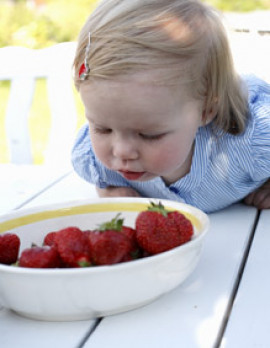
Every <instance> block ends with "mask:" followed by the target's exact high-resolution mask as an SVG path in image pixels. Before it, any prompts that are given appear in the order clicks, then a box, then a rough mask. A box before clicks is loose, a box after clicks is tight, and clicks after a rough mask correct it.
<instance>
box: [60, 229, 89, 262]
mask: <svg viewBox="0 0 270 348" xmlns="http://www.w3.org/2000/svg"><path fill="white" fill-rule="evenodd" d="M54 242H55V246H56V249H57V251H58V253H59V255H60V257H61V259H62V260H63V262H64V263H65V265H66V267H87V266H90V264H91V253H90V245H89V239H88V238H87V235H86V234H85V233H84V232H83V231H81V230H80V229H79V228H77V227H67V228H64V229H62V230H60V231H57V232H56V234H55V236H54Z"/></svg>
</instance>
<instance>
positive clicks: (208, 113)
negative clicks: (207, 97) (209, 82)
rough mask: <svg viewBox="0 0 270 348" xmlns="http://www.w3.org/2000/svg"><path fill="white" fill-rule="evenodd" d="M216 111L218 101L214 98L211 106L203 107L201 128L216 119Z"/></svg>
mask: <svg viewBox="0 0 270 348" xmlns="http://www.w3.org/2000/svg"><path fill="white" fill-rule="evenodd" d="M217 111H218V99H217V98H214V100H213V102H212V103H211V105H209V106H208V107H207V105H205V107H204V110H203V113H202V126H206V125H207V124H208V123H210V122H212V121H213V119H214V118H215V117H216V115H217Z"/></svg>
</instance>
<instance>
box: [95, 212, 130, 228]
mask: <svg viewBox="0 0 270 348" xmlns="http://www.w3.org/2000/svg"><path fill="white" fill-rule="evenodd" d="M120 215H121V213H118V214H117V215H116V217H115V218H113V219H112V220H111V221H107V222H104V223H102V224H100V225H98V230H99V231H107V230H115V231H119V232H120V231H121V230H122V226H123V223H124V219H119V216H120Z"/></svg>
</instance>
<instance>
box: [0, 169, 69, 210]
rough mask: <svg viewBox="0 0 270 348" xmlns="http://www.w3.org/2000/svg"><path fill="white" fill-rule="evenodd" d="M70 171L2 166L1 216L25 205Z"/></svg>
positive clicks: (0, 180) (0, 183) (0, 174)
mask: <svg viewBox="0 0 270 348" xmlns="http://www.w3.org/2000/svg"><path fill="white" fill-rule="evenodd" d="M69 171H71V168H70V169H69ZM69 171H68V170H67V169H64V170H62V169H61V168H52V167H49V166H42V165H40V166H38V165H14V164H0V214H4V213H7V212H9V211H10V210H12V209H15V208H17V207H20V206H22V205H24V204H25V203H26V202H28V201H29V200H31V199H33V197H35V196H37V195H38V194H39V193H40V192H43V190H45V188H47V187H49V186H51V185H53V183H55V182H57V181H58V180H60V179H61V178H62V177H63V176H65V175H67V174H68V172H69Z"/></svg>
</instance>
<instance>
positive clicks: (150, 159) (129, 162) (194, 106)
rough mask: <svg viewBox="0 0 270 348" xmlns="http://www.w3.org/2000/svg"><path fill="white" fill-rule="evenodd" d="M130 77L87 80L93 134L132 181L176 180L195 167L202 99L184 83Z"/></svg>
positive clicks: (112, 164)
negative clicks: (167, 83) (191, 93)
mask: <svg viewBox="0 0 270 348" xmlns="http://www.w3.org/2000/svg"><path fill="white" fill-rule="evenodd" d="M144 77H145V81H146V82H142V80H141V79H135V80H134V79H132V78H131V79H130V81H125V82H123V81H121V82H120V81H118V82H115V81H114V82H113V81H105V80H104V81H103V80H99V81H95V82H88V83H83V84H82V85H81V87H80V94H81V97H82V100H83V103H84V105H85V110H86V118H87V120H88V122H89V125H90V136H91V140H92V144H93V148H94V151H95V153H96V155H97V157H98V158H99V160H100V161H101V162H102V163H103V164H104V165H105V166H106V167H107V168H109V169H111V170H114V171H117V172H118V173H120V174H121V175H122V176H123V177H125V178H126V179H129V180H138V181H146V180H150V179H153V178H155V177H158V176H160V177H162V178H163V180H164V181H165V182H166V183H167V184H170V183H173V182H175V181H176V180H178V179H179V178H181V177H183V176H184V175H185V174H187V173H188V172H189V170H190V165H191V159H192V154H193V144H194V139H195V135H196V132H197V130H198V127H200V126H201V125H202V112H203V105H202V101H198V100H195V99H192V98H191V97H189V96H188V95H187V93H186V90H185V88H184V86H178V87H168V86H157V85H153V84H152V85H151V84H150V83H149V82H147V81H149V80H147V76H144Z"/></svg>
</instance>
